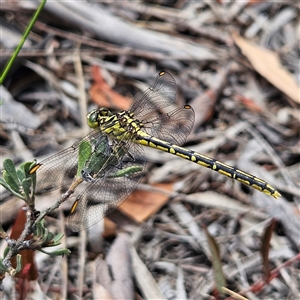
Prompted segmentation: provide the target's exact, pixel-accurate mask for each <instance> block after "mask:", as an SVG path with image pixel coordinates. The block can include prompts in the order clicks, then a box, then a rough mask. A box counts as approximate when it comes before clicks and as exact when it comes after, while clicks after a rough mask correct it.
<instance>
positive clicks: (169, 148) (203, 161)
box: [135, 131, 281, 199]
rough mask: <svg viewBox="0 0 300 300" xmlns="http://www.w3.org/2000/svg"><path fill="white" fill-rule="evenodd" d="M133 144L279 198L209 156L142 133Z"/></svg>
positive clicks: (254, 179) (256, 180)
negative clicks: (196, 165) (191, 163)
mask: <svg viewBox="0 0 300 300" xmlns="http://www.w3.org/2000/svg"><path fill="white" fill-rule="evenodd" d="M135 142H136V143H138V144H141V145H144V146H148V147H151V148H156V149H159V150H161V151H164V152H168V153H170V154H173V155H176V156H179V157H181V158H184V159H186V160H189V161H192V162H194V163H196V164H198V165H200V166H203V167H206V168H209V169H212V170H214V171H217V172H218V173H220V174H223V175H225V176H227V177H230V178H232V179H235V180H238V181H240V182H241V183H244V184H246V185H249V186H251V187H253V188H255V189H257V190H259V191H260V192H263V193H265V194H266V195H269V196H273V197H274V198H275V199H277V198H278V197H280V196H281V195H280V193H279V192H278V191H276V190H275V189H274V188H273V187H271V186H270V185H269V184H268V183H267V182H266V181H264V180H262V179H260V178H258V177H255V176H253V175H251V174H249V173H246V172H244V171H241V170H238V169H236V168H235V167H232V166H229V165H226V164H224V163H222V162H220V161H217V160H215V159H214V158H211V157H209V156H206V155H203V154H200V153H197V152H195V151H193V150H188V149H185V148H183V147H179V146H177V145H173V144H171V143H168V142H165V141H162V140H160V139H157V138H155V137H152V136H150V135H148V134H146V133H145V132H143V131H140V132H139V134H138V135H137V136H136V138H135Z"/></svg>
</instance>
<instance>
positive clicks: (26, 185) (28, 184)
mask: <svg viewBox="0 0 300 300" xmlns="http://www.w3.org/2000/svg"><path fill="white" fill-rule="evenodd" d="M22 187H23V192H24V194H25V197H26V199H28V200H30V198H31V197H30V193H31V188H32V179H31V178H26V179H24V180H23V181H22Z"/></svg>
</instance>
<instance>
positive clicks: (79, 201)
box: [68, 143, 146, 231]
mask: <svg viewBox="0 0 300 300" xmlns="http://www.w3.org/2000/svg"><path fill="white" fill-rule="evenodd" d="M129 144H130V155H129V154H128V155H127V154H126V155H124V156H123V157H122V159H121V160H119V163H118V165H111V164H107V165H106V167H105V168H104V169H103V170H101V176H99V177H98V178H96V180H95V181H94V182H93V183H92V184H91V185H89V186H88V187H87V188H86V189H85V190H84V191H83V192H82V193H81V194H80V195H79V196H78V197H77V198H76V200H75V202H74V204H75V203H76V207H75V206H74V205H73V208H74V209H73V210H72V211H71V213H70V216H69V218H68V226H69V227H70V229H71V230H73V231H81V230H84V229H86V228H88V227H90V226H92V225H94V224H96V223H97V222H99V221H100V220H101V219H102V218H103V217H104V216H105V215H107V214H109V213H110V212H112V211H113V210H115V209H116V208H117V207H118V206H119V205H120V204H121V203H123V202H124V201H125V199H126V198H127V197H128V196H129V195H130V193H131V192H132V191H133V190H135V189H136V187H137V185H138V183H139V181H140V180H141V178H142V177H143V175H144V169H145V163H146V161H145V156H144V151H143V149H142V148H141V146H139V145H135V144H131V143H129ZM111 161H113V160H111ZM122 172H123V173H122ZM126 172H127V173H126Z"/></svg>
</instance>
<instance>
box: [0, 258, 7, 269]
mask: <svg viewBox="0 0 300 300" xmlns="http://www.w3.org/2000/svg"><path fill="white" fill-rule="evenodd" d="M2 261H3V258H0V271H2V272H8V270H7V268H6V267H5V266H4V264H3V263H2Z"/></svg>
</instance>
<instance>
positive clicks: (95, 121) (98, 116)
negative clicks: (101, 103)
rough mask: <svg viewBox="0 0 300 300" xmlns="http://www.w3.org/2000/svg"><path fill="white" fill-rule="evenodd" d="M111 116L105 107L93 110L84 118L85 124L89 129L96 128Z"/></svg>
mask: <svg viewBox="0 0 300 300" xmlns="http://www.w3.org/2000/svg"><path fill="white" fill-rule="evenodd" d="M111 115H112V113H111V112H110V111H109V110H108V109H107V108H105V107H102V108H98V109H94V110H92V111H91V112H90V113H89V114H88V115H87V116H86V118H87V123H88V125H89V126H90V127H91V128H97V127H99V125H100V123H102V122H104V121H105V119H106V118H107V117H109V116H111ZM101 121H102V122H101Z"/></svg>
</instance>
